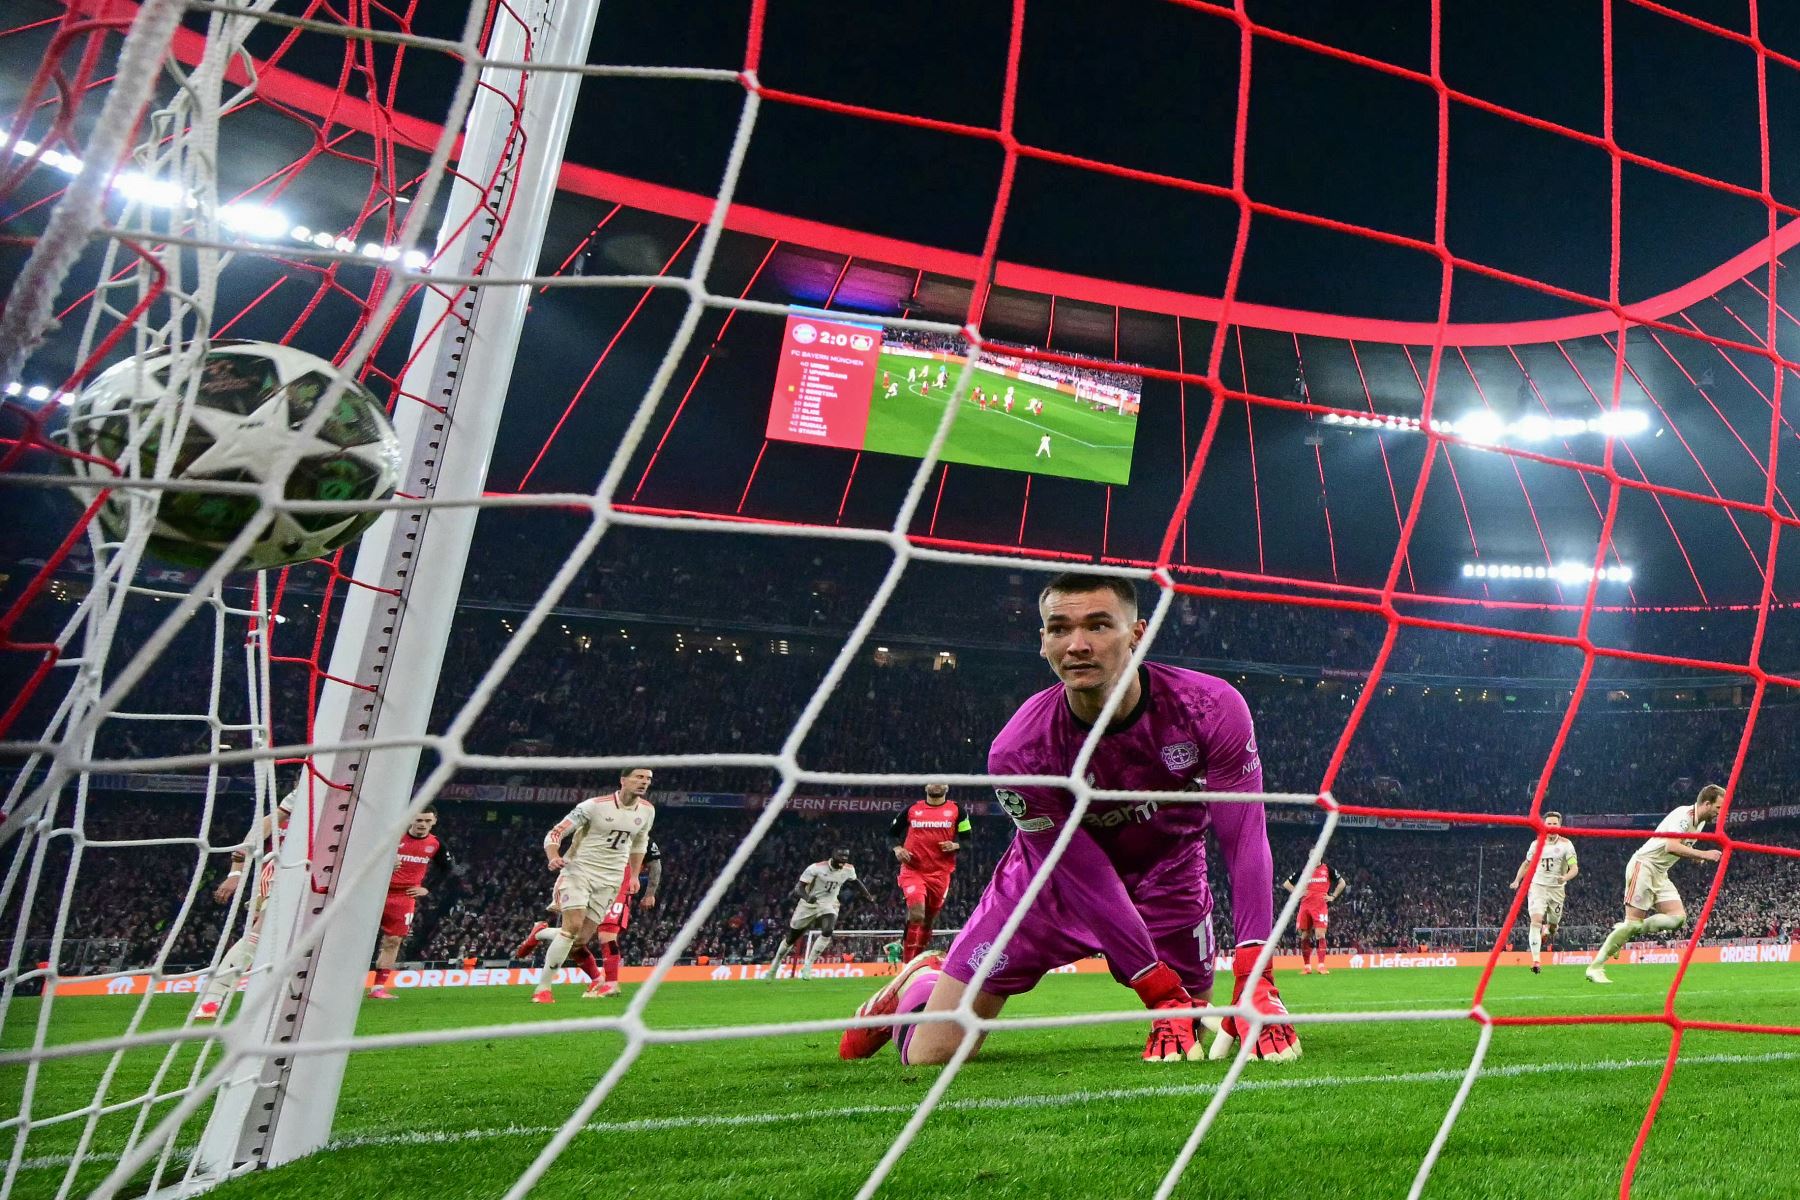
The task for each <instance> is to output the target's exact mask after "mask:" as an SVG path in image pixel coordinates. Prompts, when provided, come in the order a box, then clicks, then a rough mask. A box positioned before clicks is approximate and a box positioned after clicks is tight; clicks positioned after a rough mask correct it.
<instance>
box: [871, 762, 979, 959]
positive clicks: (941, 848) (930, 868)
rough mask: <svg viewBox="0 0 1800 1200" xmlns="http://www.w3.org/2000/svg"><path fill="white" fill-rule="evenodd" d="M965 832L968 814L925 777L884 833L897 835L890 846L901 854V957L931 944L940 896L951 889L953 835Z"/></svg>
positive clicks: (940, 786) (947, 787)
mask: <svg viewBox="0 0 1800 1200" xmlns="http://www.w3.org/2000/svg"><path fill="white" fill-rule="evenodd" d="M968 832H969V818H968V817H966V816H964V815H963V811H962V809H961V808H959V807H958V806H957V803H956V801H954V800H952V799H950V785H949V784H947V783H928V784H926V785H925V798H924V799H923V800H918V801H914V802H913V804H912V805H910V806H909V807H908V808H906V809H905V810H904V811H903V812H901V814H900V815H899V816H897V817H895V818H894V823H893V824H892V825H891V826H889V827H888V833H889V834H890V835H891V836H893V837H897V838H899V839H901V842H900V845H898V846H895V847H894V857H895V858H897V859H899V860H900V894H901V895H902V896H904V897H906V934H905V937H904V938H903V939H902V942H901V961H903V962H904V961H907V960H909V959H912V958H914V957H916V956H917V955H919V954H920V953H922V952H923V951H924V949H925V947H927V946H929V945H931V927H932V925H933V924H934V923H935V922H936V921H937V915H938V911H939V910H940V909H942V908H943V907H944V897H945V896H947V895H948V894H949V892H950V876H952V875H953V874H955V873H956V855H957V853H958V852H959V851H961V850H962V843H961V842H960V841H958V840H957V838H958V837H959V836H960V835H961V834H965V833H968Z"/></svg>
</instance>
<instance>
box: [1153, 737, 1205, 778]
mask: <svg viewBox="0 0 1800 1200" xmlns="http://www.w3.org/2000/svg"><path fill="white" fill-rule="evenodd" d="M1162 760H1163V765H1164V766H1166V767H1168V768H1169V770H1171V771H1185V770H1187V769H1188V768H1189V767H1191V766H1193V765H1194V764H1195V763H1197V762H1199V761H1200V748H1199V747H1198V746H1195V745H1194V743H1192V742H1176V743H1175V744H1174V745H1173V746H1164V747H1163V748H1162Z"/></svg>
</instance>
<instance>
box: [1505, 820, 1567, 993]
mask: <svg viewBox="0 0 1800 1200" xmlns="http://www.w3.org/2000/svg"><path fill="white" fill-rule="evenodd" d="M1562 823H1563V819H1562V814H1561V813H1559V812H1547V813H1545V814H1544V824H1545V825H1548V826H1550V834H1549V836H1547V837H1546V838H1545V839H1544V849H1543V852H1542V853H1539V852H1538V849H1537V845H1536V843H1533V844H1532V848H1531V849H1530V850H1527V851H1526V852H1525V861H1524V862H1522V863H1520V864H1519V869H1518V870H1517V871H1514V872H1513V877H1512V882H1511V883H1509V884H1507V886H1508V887H1511V888H1516V887H1518V886H1519V881H1520V880H1521V879H1523V878H1525V872H1527V871H1530V872H1531V892H1530V894H1528V895H1527V896H1526V897H1525V908H1526V911H1527V912H1528V913H1529V914H1530V916H1531V934H1530V940H1531V973H1532V974H1533V975H1538V974H1541V973H1542V972H1543V966H1544V964H1543V958H1544V929H1545V927H1546V926H1548V927H1549V930H1550V941H1551V942H1552V943H1554V942H1555V941H1556V930H1557V927H1558V926H1560V925H1561V924H1562V915H1563V897H1564V894H1565V893H1564V891H1563V889H1564V888H1566V887H1567V886H1568V883H1569V880H1571V879H1573V878H1575V876H1576V875H1577V874H1578V873H1580V870H1581V864H1580V863H1579V862H1578V861H1576V858H1575V843H1574V842H1571V841H1570V840H1569V839H1568V838H1566V837H1563V836H1562V835H1561V834H1558V833H1557V832H1556V830H1557V829H1559V828H1560V827H1561V826H1562Z"/></svg>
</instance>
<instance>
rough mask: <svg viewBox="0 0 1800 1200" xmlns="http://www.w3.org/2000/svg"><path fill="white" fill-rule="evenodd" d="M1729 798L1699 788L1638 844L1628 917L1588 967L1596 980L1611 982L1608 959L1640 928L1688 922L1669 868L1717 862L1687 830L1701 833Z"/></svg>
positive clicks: (1630, 867)
mask: <svg viewBox="0 0 1800 1200" xmlns="http://www.w3.org/2000/svg"><path fill="white" fill-rule="evenodd" d="M1724 799H1725V789H1724V788H1722V787H1720V786H1719V785H1718V784H1716V783H1709V784H1707V785H1706V786H1705V787H1703V788H1701V789H1700V795H1699V797H1698V798H1697V799H1695V801H1694V802H1693V803H1692V804H1684V805H1682V806H1681V807H1680V808H1678V809H1676V810H1674V811H1673V812H1671V813H1670V814H1669V815H1668V816H1666V817H1664V818H1663V819H1662V822H1661V823H1660V824H1659V825H1657V827H1656V836H1655V837H1653V838H1651V839H1650V840H1649V841H1647V842H1645V843H1644V844H1643V845H1642V846H1640V847H1638V850H1637V853H1635V854H1633V855H1632V856H1631V861H1629V862H1627V863H1626V864H1625V919H1624V920H1623V921H1620V922H1619V923H1618V924H1617V925H1614V926H1613V927H1612V932H1611V933H1609V934H1607V935H1606V941H1605V942H1603V943H1602V944H1601V946H1600V952H1599V953H1598V954H1596V955H1594V961H1593V963H1592V964H1590V965H1589V966H1588V969H1587V977H1588V980H1589V982H1592V983H1611V982H1612V980H1610V979H1608V978H1607V977H1606V960H1607V959H1609V958H1611V957H1612V956H1613V955H1614V954H1617V953H1618V952H1619V948H1620V947H1621V946H1623V945H1624V944H1625V943H1626V942H1628V941H1630V940H1631V939H1632V938H1634V937H1636V936H1637V935H1638V934H1640V933H1661V932H1663V931H1664V930H1674V929H1680V928H1681V927H1682V925H1683V924H1685V923H1686V921H1687V910H1686V909H1684V908H1683V907H1682V906H1681V893H1680V892H1678V891H1676V890H1675V885H1674V884H1673V883H1670V882H1669V868H1670V867H1672V866H1674V865H1675V860H1676V859H1678V858H1691V859H1694V860H1695V861H1697V862H1709V863H1716V862H1718V861H1719V857H1720V854H1719V851H1717V850H1713V849H1711V848H1708V849H1705V850H1696V849H1694V843H1693V842H1691V841H1687V840H1684V838H1683V836H1682V835H1683V834H1689V833H1699V832H1701V831H1702V830H1704V829H1705V828H1706V823H1707V822H1708V821H1712V820H1715V819H1717V818H1718V815H1719V807H1720V805H1721V804H1722V803H1723V801H1724Z"/></svg>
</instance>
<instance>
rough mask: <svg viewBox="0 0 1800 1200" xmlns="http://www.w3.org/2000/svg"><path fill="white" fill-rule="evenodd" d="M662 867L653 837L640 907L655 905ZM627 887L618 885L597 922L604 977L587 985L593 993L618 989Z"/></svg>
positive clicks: (626, 919) (627, 922) (627, 911)
mask: <svg viewBox="0 0 1800 1200" xmlns="http://www.w3.org/2000/svg"><path fill="white" fill-rule="evenodd" d="M662 870H663V865H662V847H660V846H658V845H657V844H656V843H655V842H654V841H652V842H651V843H650V847H649V849H647V850H645V851H644V876H643V880H642V882H643V886H642V887H641V888H640V889H639V890H638V898H637V902H638V907H639V908H655V907H656V889H657V888H659V887H661V886H662ZM630 887H631V885H630V884H629V883H627V884H626V885H625V886H624V887H621V888H620V889H619V895H618V897H617V898H616V899H615V900H614V901H613V902H612V907H611V908H609V909H607V910H606V919H605V920H603V921H601V922H600V929H599V931H598V936H599V938H600V970H601V972H602V974H603V975H604V978H603V979H602V980H601V982H600V983H599V984H598V985H597V989H596V988H594V987H590V988H589V989H588V991H590V992H592V993H593V994H594V995H596V996H614V995H617V994H618V991H619V935H620V934H621V933H624V932H625V931H626V930H627V929H629V928H630V927H631V892H630V890H629V889H630ZM583 999H586V997H585V996H584V997H583Z"/></svg>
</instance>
